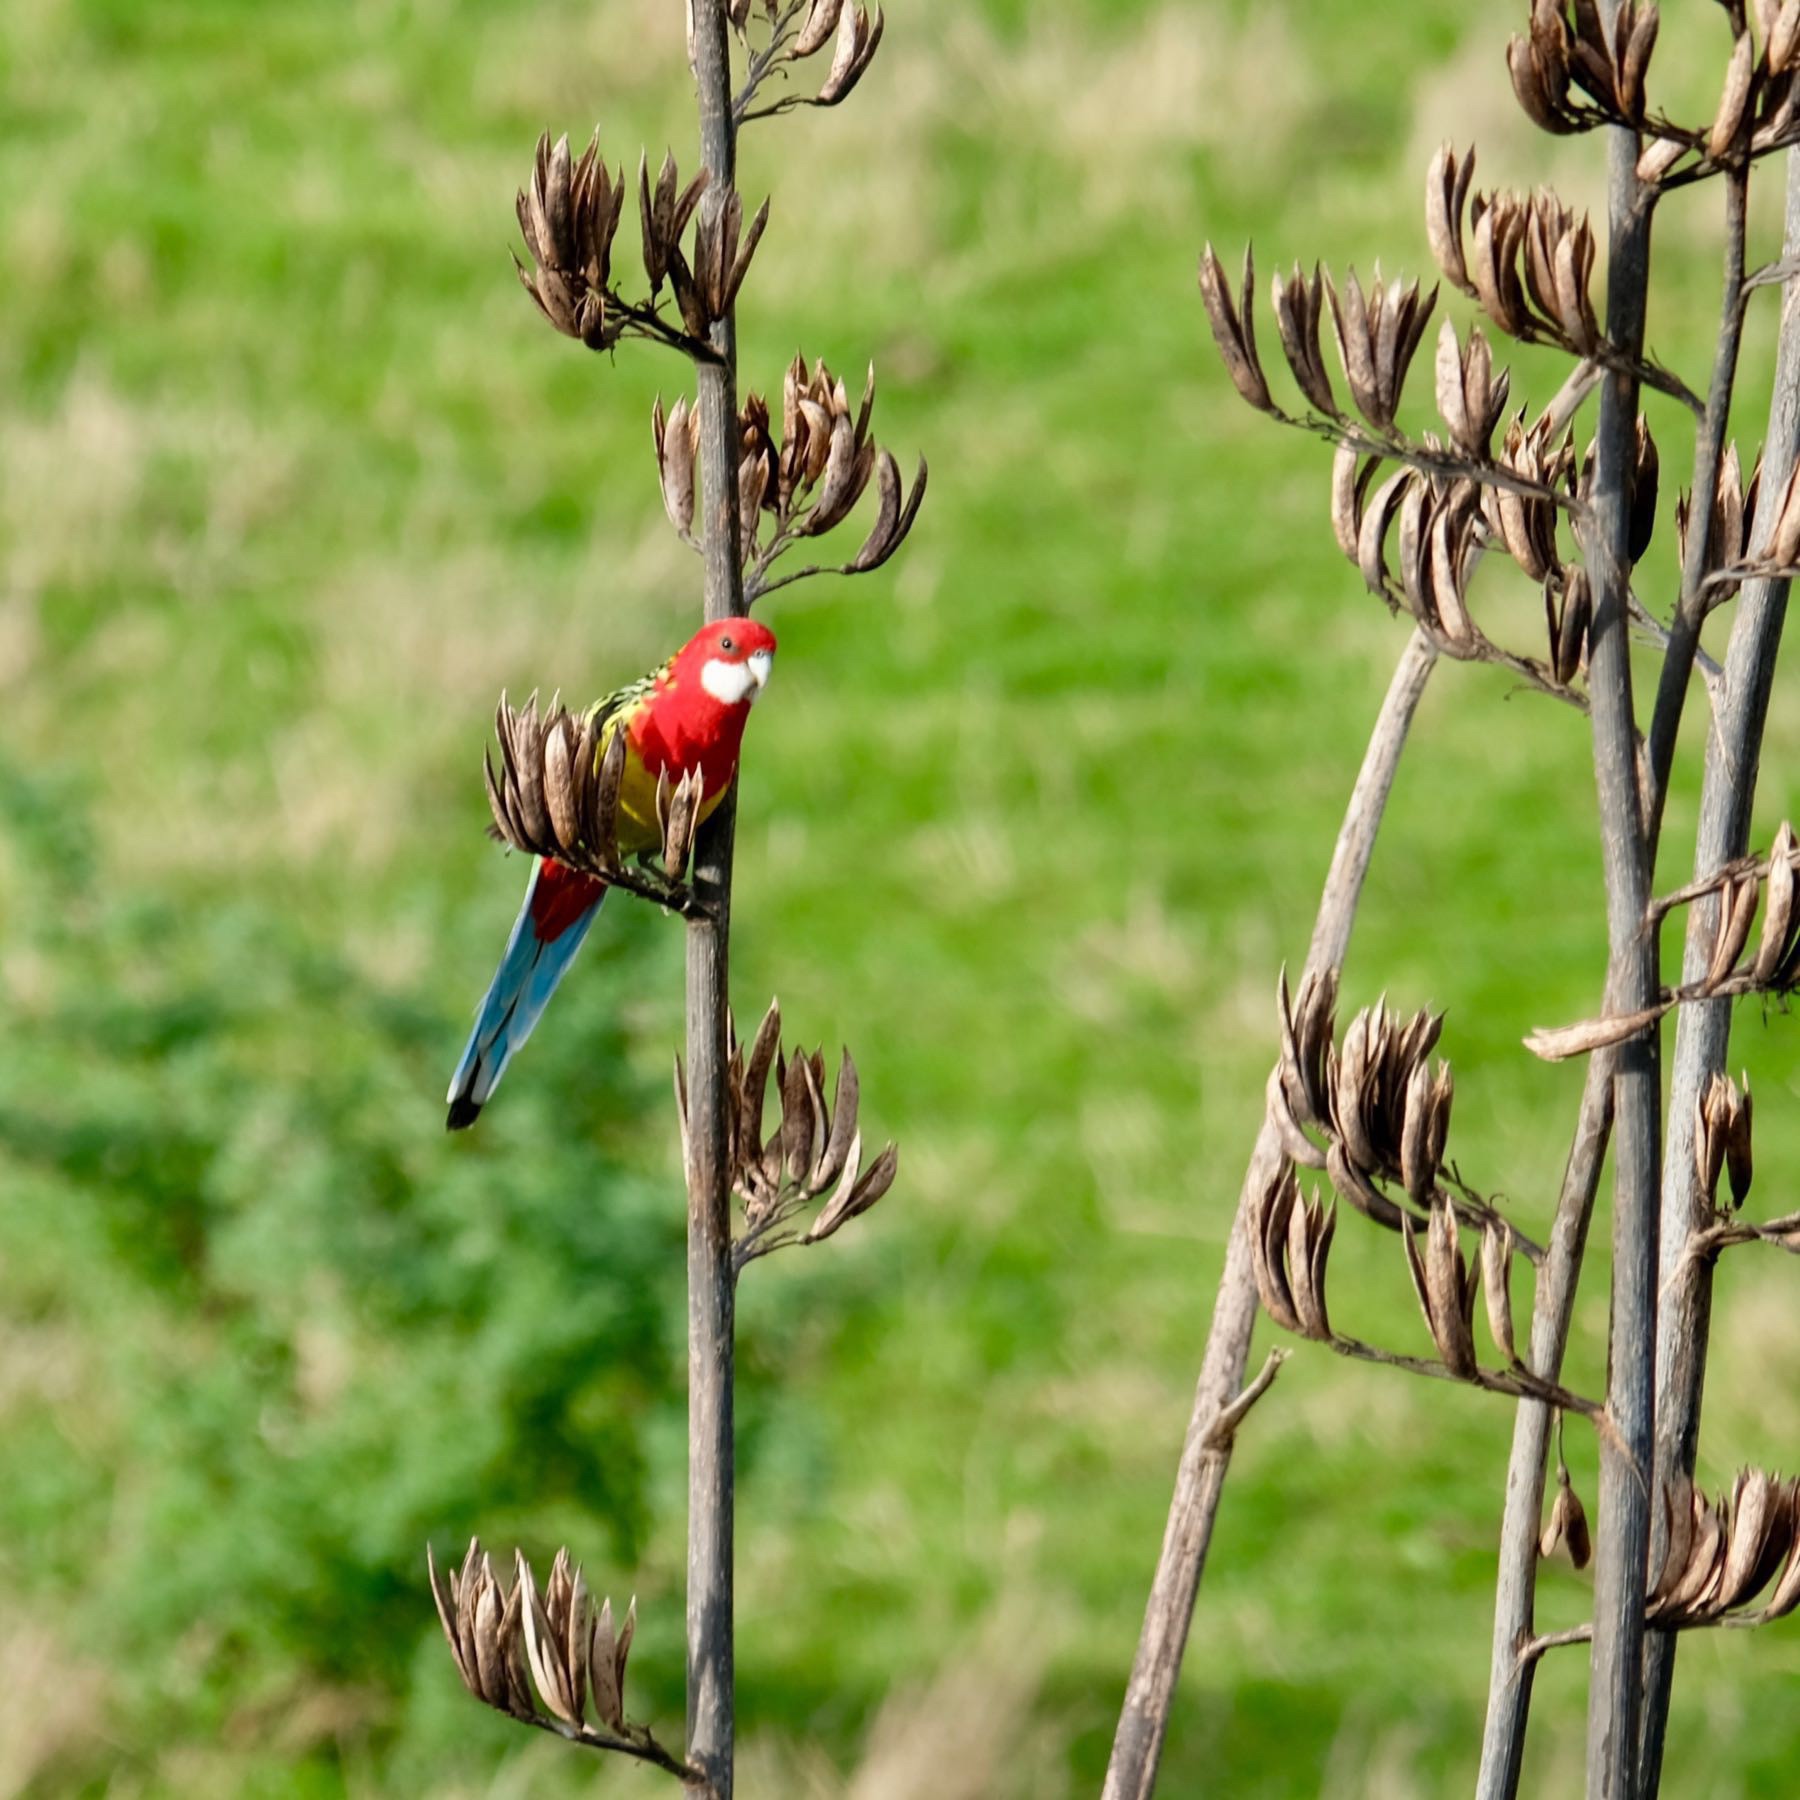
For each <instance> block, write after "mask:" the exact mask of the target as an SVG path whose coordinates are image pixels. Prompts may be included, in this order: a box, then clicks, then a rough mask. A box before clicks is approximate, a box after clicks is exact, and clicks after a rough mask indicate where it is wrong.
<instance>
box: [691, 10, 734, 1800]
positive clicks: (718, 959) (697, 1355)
mask: <svg viewBox="0 0 1800 1800" xmlns="http://www.w3.org/2000/svg"><path fill="white" fill-rule="evenodd" d="M692 17H693V50H694V79H695V86H696V89H697V92H698V96H699V106H700V153H701V159H702V161H703V162H704V164H705V167H706V170H707V173H708V174H709V176H710V177H711V180H710V181H709V183H708V184H707V190H706V193H705V195H704V196H703V197H702V199H701V202H700V206H701V217H702V219H703V221H710V220H711V219H712V217H714V216H715V215H716V214H717V212H718V211H719V209H720V208H721V207H723V206H724V204H725V202H726V198H727V196H728V195H729V193H730V191H731V188H732V186H733V184H734V181H735V178H736V169H737V129H736V126H735V125H734V123H733V121H732V113H731V43H730V38H729V35H728V29H727V22H726V10H725V0H692ZM711 343H712V348H713V350H714V352H715V353H716V360H712V361H706V362H700V363H698V364H696V369H695V374H696V379H697V382H698V386H699V398H700V440H701V441H700V465H701V477H702V484H703V485H702V508H703V511H702V517H701V520H700V539H701V551H702V554H703V555H704V557H705V561H706V617H707V619H708V620H713V619H726V618H731V617H734V616H735V615H737V614H739V613H741V612H742V611H743V588H742V570H741V564H740V561H739V537H738V485H737V467H738V422H737V339H736V328H735V320H734V319H733V318H732V317H731V316H729V314H728V316H727V317H726V318H724V319H721V320H719V321H718V322H717V323H716V324H714V325H713V327H712V331H711ZM736 822H737V798H736V792H735V789H734V791H733V792H732V793H730V794H728V795H727V796H726V798H725V801H724V804H723V805H721V806H720V807H719V809H718V811H717V812H715V813H714V814H713V816H712V818H711V819H710V820H709V821H708V822H707V824H706V825H705V826H704V827H702V829H701V832H700V835H699V840H698V843H697V845H696V847H695V854H694V874H693V885H694V889H695V892H696V893H697V894H698V895H699V896H700V898H701V899H702V900H703V901H705V902H707V903H708V907H709V914H708V916H703V917H699V918H695V919H691V920H689V922H688V928H687V1083H688V1146H689V1147H688V1165H687V1182H688V1570H687V1753H688V1761H689V1762H691V1763H692V1764H693V1765H694V1766H695V1768H697V1769H698V1770H699V1771H700V1773H701V1774H702V1775H703V1776H704V1777H705V1780H706V1783H707V1792H708V1794H709V1796H710V1797H711V1800H730V1796H731V1789H732V1753H733V1737H734V1729H735V1695H734V1686H735V1681H734V1664H733V1633H732V1581H733V1575H732V1524H733V1507H734V1500H735V1486H736V1459H735V1451H734V1445H733V1406H732V1397H733V1386H732V1383H733V1336H734V1332H735V1328H736V1319H735V1313H736V1304H735V1302H736V1294H735V1289H734V1285H733V1282H734V1277H733V1272H732V1259H731V1168H730V1153H729V1148H728V1146H729V1126H728V1119H727V1111H726V1109H727V1106H728V1104H729V1088H728V1084H727V1069H728V1062H729V1048H728V1030H729V1026H728V1016H729V1015H728V1007H729V998H730V944H731V861H732V844H733V838H734V832H735V826H736Z"/></svg>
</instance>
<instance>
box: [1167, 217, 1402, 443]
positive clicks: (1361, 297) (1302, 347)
mask: <svg viewBox="0 0 1800 1800" xmlns="http://www.w3.org/2000/svg"><path fill="white" fill-rule="evenodd" d="M1255 289H1256V260H1255V257H1254V255H1253V253H1252V252H1251V251H1250V250H1248V249H1246V250H1245V252H1244V274H1243V282H1242V286H1241V288H1240V290H1239V293H1238V296H1237V298H1236V299H1235V300H1234V298H1233V296H1232V292H1231V288H1230V286H1229V284H1228V283H1227V281H1226V278H1225V269H1224V265H1223V264H1222V263H1221V262H1220V261H1219V256H1218V252H1217V251H1215V250H1214V249H1213V247H1212V245H1211V244H1208V245H1207V246H1206V247H1205V249H1204V250H1203V251H1202V252H1201V255H1200V297H1201V300H1202V301H1203V303H1204V304H1205V307H1206V316H1207V321H1208V323H1209V324H1210V325H1211V327H1212V334H1213V341H1214V342H1215V343H1216V344H1217V345H1218V347H1219V354H1220V356H1221V357H1222V358H1223V360H1224V363H1225V368H1226V371H1227V373H1228V374H1229V375H1230V376H1231V380H1232V384H1233V385H1234V386H1235V387H1236V388H1237V390H1238V393H1239V394H1240V395H1241V396H1242V397H1243V398H1244V399H1245V400H1246V401H1248V402H1249V404H1250V405H1252V406H1254V407H1255V408H1256V409H1257V410H1258V411H1259V412H1266V413H1270V414H1272V415H1274V416H1276V417H1285V416H1286V415H1285V414H1283V413H1282V412H1281V409H1280V408H1279V407H1277V406H1276V404H1275V402H1274V399H1273V397H1272V396H1271V395H1270V393H1269V384H1268V380H1267V378H1266V377H1265V375H1264V374H1263V370H1262V364H1261V361H1260V360H1259V358H1258V355H1257V348H1256V319H1255ZM1270 295H1271V300H1272V304H1273V306H1274V311H1275V328H1276V331H1277V333H1278V335H1279V336H1280V339H1281V353H1282V355H1283V357H1285V358H1286V360H1287V365H1288V369H1289V371H1290V372H1291V374H1292V375H1293V377H1294V381H1295V384H1296V385H1297V386H1298V387H1299V389H1300V392H1301V394H1302V395H1304V396H1305V399H1306V401H1307V404H1308V405H1309V406H1311V407H1312V408H1313V409H1314V411H1315V412H1316V413H1318V414H1319V415H1321V416H1322V418H1323V419H1326V420H1331V421H1335V422H1337V423H1340V424H1342V423H1346V422H1347V416H1346V414H1345V413H1344V411H1343V409H1342V408H1341V407H1340V406H1339V405H1338V400H1337V395H1336V394H1335V392H1334V391H1333V389H1332V386H1331V377H1330V375H1329V374H1328V373H1327V372H1326V368H1325V358H1324V353H1323V349H1322V339H1321V328H1322V326H1323V323H1324V319H1325V315H1326V311H1327V308H1329V311H1330V314H1331V327H1332V335H1333V337H1334V338H1335V339H1336V341H1337V349H1338V360H1339V362H1340V364H1341V365H1342V367H1343V371H1344V379H1345V382H1346V383H1347V384H1348V386H1349V389H1350V398H1351V400H1352V401H1353V402H1354V403H1355V406H1356V409H1357V411H1358V412H1360V413H1361V414H1362V416H1363V417H1364V418H1365V419H1366V420H1367V421H1368V422H1369V424H1370V426H1371V427H1372V428H1373V429H1374V431H1375V432H1376V434H1377V435H1378V436H1381V437H1384V438H1391V437H1392V436H1393V435H1394V415H1395V412H1396V411H1397V409H1398V407H1399V404H1400V395H1401V392H1402V390H1403V389H1404V387H1405V385H1406V377H1407V372H1408V371H1409V369H1410V368H1411V366H1412V361H1413V357H1414V356H1415V354H1416V353H1417V351H1418V348H1419V344H1420V342H1421V341H1422V339H1423V338H1424V335H1425V328H1426V326H1427V325H1428V324H1429V323H1430V320H1431V315H1432V312H1433V310H1434V309H1435V307H1436V305H1437V290H1436V289H1435V288H1433V289H1432V291H1431V292H1430V293H1429V294H1427V295H1424V296H1423V297H1421V295H1420V292H1419V284H1418V282H1416V281H1414V282H1411V283H1402V282H1400V281H1391V282H1387V283H1385V284H1384V283H1383V282H1382V280H1381V272H1380V270H1379V269H1377V270H1376V273H1375V280H1374V282H1373V284H1372V285H1371V286H1370V288H1369V289H1368V291H1367V292H1366V293H1365V291H1364V289H1363V285H1362V283H1361V282H1360V281H1359V280H1358V279H1357V276H1356V272H1355V271H1354V270H1351V271H1350V273H1349V274H1347V275H1346V276H1345V277H1344V280H1343V284H1342V286H1341V287H1340V286H1339V285H1338V283H1336V282H1335V281H1333V279H1332V278H1331V276H1330V275H1328V274H1327V273H1326V272H1325V271H1324V270H1323V269H1320V268H1318V267H1317V266H1315V267H1314V269H1313V272H1312V274H1311V275H1307V274H1305V273H1303V272H1302V270H1301V269H1300V267H1299V265H1298V264H1296V265H1295V266H1294V269H1293V271H1292V273H1291V274H1289V275H1287V276H1282V275H1279V274H1278V275H1276V276H1275V278H1274V280H1273V282H1272V283H1271V286H1270Z"/></svg>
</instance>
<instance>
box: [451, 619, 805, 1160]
mask: <svg viewBox="0 0 1800 1800" xmlns="http://www.w3.org/2000/svg"><path fill="white" fill-rule="evenodd" d="M774 660H775V634H774V632H772V631H771V630H770V629H769V628H768V626H766V625H759V624H758V623H757V622H756V621H755V620H754V619H720V620H718V621H717V622H716V623H714V624H711V625H703V626H702V627H701V628H700V630H698V631H697V632H695V633H694V635H693V636H692V637H691V638H689V639H688V641H687V643H686V644H684V645H683V646H682V648H681V649H680V650H678V651H677V652H676V653H675V655H673V656H672V657H670V658H669V660H668V661H667V662H666V663H664V664H663V666H662V667H661V668H660V669H658V670H656V671H655V672H654V673H653V674H650V675H646V676H644V677H643V678H642V679H641V680H638V681H634V682H632V683H630V684H629V685H628V686H626V687H622V688H620V689H619V690H618V691H617V692H616V693H613V694H608V695H607V697H606V698H605V699H604V700H600V701H597V702H596V703H595V704H594V706H593V707H592V708H591V709H590V711H589V714H588V717H589V718H591V719H594V720H596V721H597V722H598V723H599V725H600V742H599V748H598V751H597V754H598V755H601V756H604V755H605V754H606V748H607V746H608V745H609V744H610V743H611V742H612V740H613V737H614V735H615V734H616V733H618V732H621V731H622V732H624V734H625V772H624V775H623V777H622V778H621V780H620V785H619V814H618V839H619V854H620V855H621V856H635V855H637V854H638V853H639V852H640V851H645V850H655V849H656V848H658V846H659V845H660V844H661V842H662V832H661V828H660V827H659V825H658V824H657V818H656V784H657V777H658V776H660V775H662V774H663V773H664V772H665V771H666V772H667V773H668V776H669V779H670V780H671V781H679V780H680V779H681V777H682V776H684V775H686V774H687V773H688V772H689V771H690V770H692V769H695V768H698V769H699V770H700V771H701V781H702V783H703V786H702V790H701V799H700V812H699V816H700V818H701V819H702V820H704V819H705V818H707V817H708V816H709V815H710V814H711V813H712V811H713V809H714V808H715V807H716V806H717V805H718V804H719V802H720V801H721V800H723V799H724V798H725V793H726V790H727V789H728V788H729V787H730V786H731V782H732V778H733V777H734V776H735V775H736V774H737V766H738V750H739V747H740V746H741V745H742V743H743V739H744V725H745V723H746V721H747V720H748V719H749V717H750V708H751V706H752V705H753V704H754V703H755V701H756V697H757V695H758V694H760V693H761V692H762V691H763V689H764V687H765V686H767V685H768V680H769V671H770V669H771V668H772V667H773V665H774ZM605 898H606V883H605V882H604V881H602V880H601V879H600V878H599V877H598V876H596V875H588V874H584V873H582V872H581V871H580V870H578V869H571V868H569V867H567V866H566V865H565V864H563V863H559V862H556V861H554V860H552V859H551V858H550V857H547V856H543V857H539V858H538V860H537V866H536V868H535V869H533V870H532V874H531V885H530V886H529V887H527V888H526V890H525V904H524V905H523V906H522V907H521V908H520V909H519V916H518V918H517V919H516V920H515V921H514V923H513V928H512V936H511V937H510V938H508V939H507V941H506V954H505V955H504V956H502V957H501V959H500V967H499V968H498V969H497V970H496V971H495V974H494V979H493V983H492V985H491V986H490V987H489V988H488V991H487V996H486V998H485V999H483V1001H482V1002H481V1009H480V1011H479V1012H478V1013H477V1014H476V1017H475V1029H474V1031H473V1032H471V1033H470V1035H469V1042H468V1045H467V1047H466V1048H465V1049H464V1051H463V1054H462V1061H461V1062H460V1063H458V1064H457V1066H456V1074H455V1076H454V1078H453V1079H452V1080H451V1083H450V1096H449V1104H450V1117H449V1120H448V1129H449V1130H451V1131H461V1130H463V1129H465V1128H466V1127H467V1126H470V1125H473V1124H474V1123H475V1120H476V1117H477V1115H478V1114H479V1113H480V1111H481V1109H482V1107H483V1106H484V1105H486V1103H487V1099H488V1096H489V1095H490V1094H492V1093H493V1091H494V1089H495V1088H496V1087H497V1086H498V1085H499V1083H500V1077H501V1075H502V1074H503V1073H504V1072H505V1069H506V1065H507V1064H508V1063H509V1062H510V1061H511V1060H512V1057H513V1054H514V1052H515V1051H517V1050H518V1048H519V1046H520V1045H521V1044H523V1043H524V1042H525V1040H526V1039H527V1038H528V1037H529V1036H530V1035H531V1028H532V1027H533V1026H534V1025H535V1024H536V1023H537V1022H538V1017H539V1015H540V1014H541V1013H542V1012H543V1010H544V1008H545V1006H546V1005H547V1004H548V1003H549V999H550V996H551V994H553V993H554V992H555V991H556V984H557V983H558V982H559V981H561V980H562V978H563V973H564V971H565V970H566V969H567V968H568V966H569V964H570V963H571V962H572V961H574V958H575V952H576V951H577V950H579V949H580V948H581V940H582V939H583V938H585V937H586V936H587V932H588V927H589V926H590V925H591V924H593V922H594V915H595V913H597V912H598V911H599V910H600V902H601V901H602V900H604V899H605Z"/></svg>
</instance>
